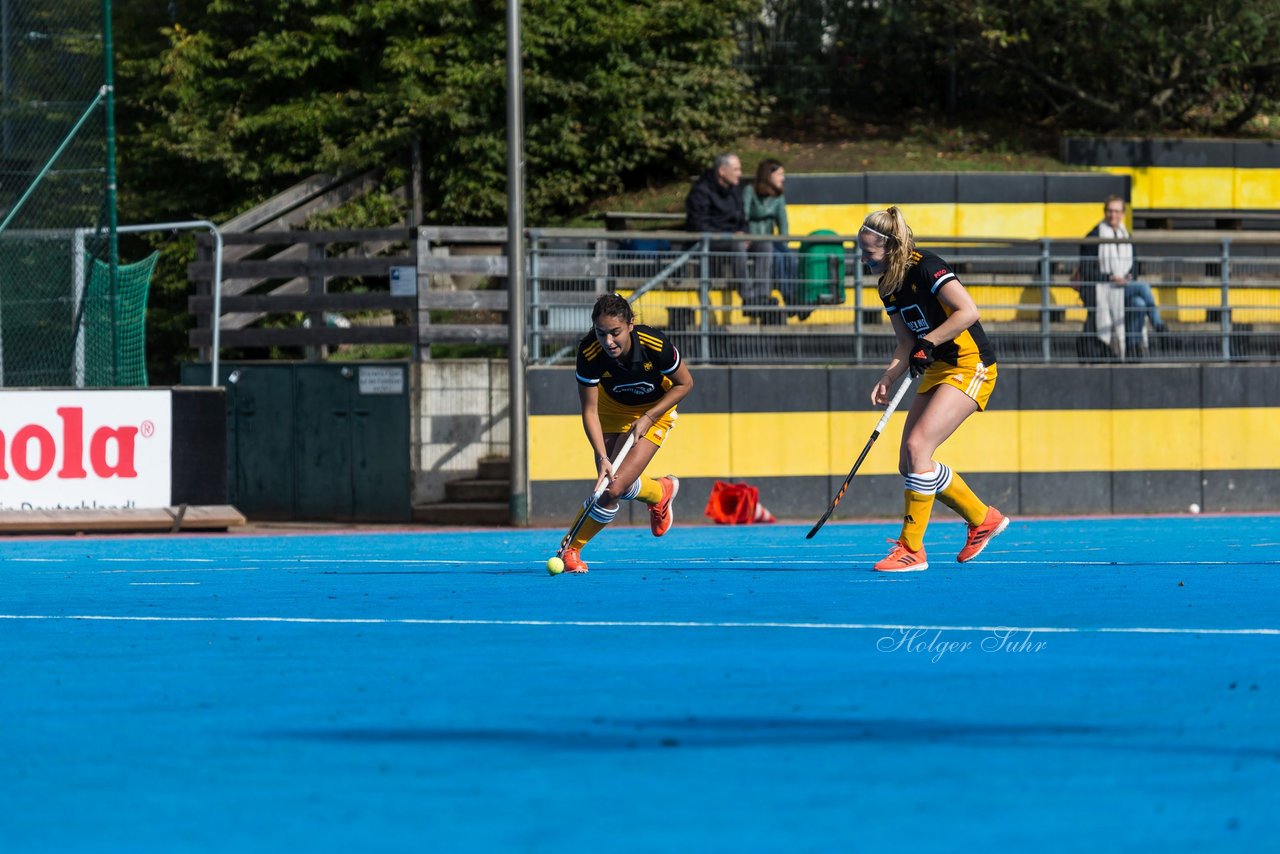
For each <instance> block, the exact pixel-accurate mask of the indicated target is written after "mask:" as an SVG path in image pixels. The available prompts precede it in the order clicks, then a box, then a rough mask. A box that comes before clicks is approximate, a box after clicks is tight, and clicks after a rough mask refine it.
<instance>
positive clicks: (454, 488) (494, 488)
mask: <svg viewBox="0 0 1280 854" xmlns="http://www.w3.org/2000/svg"><path fill="white" fill-rule="evenodd" d="M444 493H445V499H444V501H439V502H435V503H432V504H419V505H416V506H415V507H414V508H413V521H414V522H416V523H418V524H422V525H471V526H475V525H507V524H509V523H510V521H511V508H510V498H511V461H510V460H509V459H506V458H496V459H488V460H481V461H480V468H479V470H478V471H477V472H476V476H475V477H471V478H462V479H460V480H451V481H449V482H448V483H446V484H445V487H444Z"/></svg>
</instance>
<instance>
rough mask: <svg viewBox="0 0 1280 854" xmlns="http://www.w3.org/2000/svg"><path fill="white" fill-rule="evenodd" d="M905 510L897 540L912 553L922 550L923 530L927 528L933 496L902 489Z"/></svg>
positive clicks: (931, 510)
mask: <svg viewBox="0 0 1280 854" xmlns="http://www.w3.org/2000/svg"><path fill="white" fill-rule="evenodd" d="M902 496H903V498H904V499H906V501H905V504H906V508H905V510H904V511H903V513H902V536H901V537H899V538H898V539H899V540H900V541H901V542H902V544H903V545H904V546H906V547H907V548H909V549H911V551H913V552H918V551H920V549H922V548H924V529H925V528H927V527H929V514H930V513H932V512H933V495H932V494H931V493H923V492H916V491H915V490H914V489H904V490H903V491H902Z"/></svg>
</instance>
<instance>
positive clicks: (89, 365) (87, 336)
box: [77, 252, 160, 387]
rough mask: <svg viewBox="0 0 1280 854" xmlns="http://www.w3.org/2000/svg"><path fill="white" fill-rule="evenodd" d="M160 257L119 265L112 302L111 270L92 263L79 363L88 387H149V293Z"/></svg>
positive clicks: (94, 261) (154, 254)
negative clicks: (147, 349) (147, 345)
mask: <svg viewBox="0 0 1280 854" xmlns="http://www.w3.org/2000/svg"><path fill="white" fill-rule="evenodd" d="M159 257H160V253H159V252H153V253H151V254H150V255H149V256H147V257H146V258H145V259H143V260H141V261H139V262H137V263H136V264H121V265H120V266H119V267H118V268H117V270H116V289H115V290H116V293H115V299H114V300H113V299H112V297H111V267H110V265H108V264H105V263H103V262H102V261H100V260H98V259H96V258H95V259H93V261H92V267H91V269H92V272H91V273H90V275H89V286H88V288H87V289H86V290H85V299H84V309H83V312H82V314H83V320H82V322H81V326H82V328H83V330H84V333H83V336H82V338H83V341H84V346H83V348H82V349H83V358H82V359H81V360H80V362H79V363H78V364H83V377H84V385H85V386H86V387H101V386H145V385H146V384H147V351H146V341H147V336H146V329H147V325H146V319H147V293H148V292H149V291H150V289H151V273H152V271H153V270H155V266H156V260H157V259H159ZM78 349H79V348H78ZM79 373H80V371H79V370H77V374H79Z"/></svg>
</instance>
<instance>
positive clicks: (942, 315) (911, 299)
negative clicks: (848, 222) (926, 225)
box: [881, 249, 996, 365]
mask: <svg viewBox="0 0 1280 854" xmlns="http://www.w3.org/2000/svg"><path fill="white" fill-rule="evenodd" d="M953 280H954V281H957V282H958V281H960V280H959V279H958V278H956V274H955V271H954V270H952V269H951V268H950V267H949V266H947V262H946V261H943V260H942V259H941V258H939V257H938V256H937V255H934V254H933V253H932V252H928V251H926V250H924V249H916V250H915V251H913V252H912V253H911V258H910V259H908V261H907V271H906V273H905V274H904V275H903V277H902V287H900V288H898V290H897V291H895V292H894V293H892V294H890V295H889V296H887V297H881V299H882V300H883V301H884V310H885V311H886V312H888V314H889V316H890V317H892V316H893V315H894V314H897V315H898V316H899V317H901V318H902V322H903V323H905V324H906V325H907V328H908V329H910V330H911V331H912V332H914V333H915V335H916V337H919V336H921V335H925V334H927V333H928V332H929V331H930V330H933V329H937V328H938V327H939V326H941V325H942V324H943V323H944V322H945V321H946V319H947V318H948V317H949V316H950V315H951V309H949V308H947V306H946V305H944V304H943V302H942V300H940V299H938V289H939V288H941V287H942V286H943V285H945V284H946V283H947V282H950V281H953ZM975 355H976V356H977V358H978V359H979V360H980V361H981V362H982V363H983V364H985V365H994V364H995V363H996V354H995V351H994V350H992V349H991V344H990V343H989V342H988V341H987V333H986V332H984V331H983V329H982V324H981V323H979V322H978V321H976V320H975V321H974V322H973V325H972V326H970V327H969V328H968V329H966V330H965V331H963V332H961V333H960V334H959V335H957V336H956V337H955V338H953V339H951V340H950V341H947V342H944V343H942V344H939V345H937V346H936V347H934V349H933V357H934V358H935V359H937V360H938V361H940V362H946V363H947V364H950V365H959V364H960V362H959V360H960V358H961V357H966V356H967V357H972V356H975Z"/></svg>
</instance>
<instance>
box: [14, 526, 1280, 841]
mask: <svg viewBox="0 0 1280 854" xmlns="http://www.w3.org/2000/svg"><path fill="white" fill-rule="evenodd" d="M807 530H808V526H807V525H804V526H790V525H773V526H757V527H742V528H716V527H697V526H677V527H676V528H675V529H674V530H673V531H672V532H671V533H670V534H669V535H668V536H667V537H665V538H664V539H663V540H661V541H655V540H653V539H652V538H651V537H650V536H649V535H648V532H647V530H644V529H642V528H619V529H617V530H608V531H606V532H604V533H603V534H602V535H601V536H600V537H599V538H598V540H597V541H596V542H593V543H592V544H591V546H590V547H589V548H588V549H587V550H586V552H585V553H584V556H585V557H586V558H587V560H588V561H589V562H590V564H591V567H592V570H591V572H590V573H589V574H588V575H585V576H578V577H573V576H560V577H557V578H551V577H549V576H548V575H547V574H546V571H545V569H544V564H545V561H546V558H547V557H548V556H549V555H550V554H551V553H552V551H553V550H554V548H555V546H556V544H557V543H558V541H559V537H560V535H561V532H559V531H550V530H518V531H507V530H503V531H485V532H474V531H473V532H398V533H352V534H341V535H339V534H324V535H281V536H257V535H254V536H249V535H243V536H242V535H221V536H186V535H183V536H166V537H154V538H147V537H119V538H110V537H98V538H93V537H84V538H75V539H31V540H12V541H6V542H5V543H3V545H0V650H3V663H2V664H0V751H2V752H0V755H2V756H3V757H4V764H3V770H0V849H3V850H5V851H52V850H59V851H65V850H95V851H101V850H124V849H127V850H130V851H139V850H155V851H161V850H163V851H172V850H237V851H248V850H262V851H267V850H271V851H279V850H300V849H305V850H334V851H338V850H343V851H349V850H362V851H363V850H401V851H403V850H491V849H497V848H502V849H514V850H548V851H549V850H631V851H653V850H671V849H677V850H721V851H729V850H734V851H741V850H778V849H784V848H785V849H787V850H791V851H794V850H799V851H818V850H833V849H845V850H855V849H856V850H886V849H893V850H936V851H954V850H965V849H975V848H979V847H985V848H990V847H991V846H997V845H998V846H1008V847H1013V846H1023V847H1030V846H1034V848H1035V849H1036V850H1063V851H1078V850H1080V849H1081V848H1084V847H1095V848H1102V849H1105V850H1125V849H1128V850H1152V849H1156V850H1220V849H1223V848H1228V847H1230V848H1239V849H1246V850H1247V849H1254V850H1261V849H1264V848H1269V847H1272V846H1274V845H1275V844H1276V841H1277V840H1278V839H1280V815H1277V811H1276V810H1275V808H1274V803H1275V795H1274V793H1275V790H1276V788H1277V784H1278V783H1280V678H1278V677H1280V607H1278V606H1277V604H1276V603H1277V602H1280V517H1277V516H1238V517H1226V516H1200V517H1183V518H1173V517H1169V518H1132V519H1121V518H1116V519H1079V520H1015V523H1014V525H1013V526H1011V527H1010V529H1009V530H1008V532H1006V533H1005V534H1004V535H1002V536H1001V537H1000V538H999V539H997V540H995V541H994V542H993V543H992V545H991V546H990V547H989V548H988V549H987V551H986V552H985V553H984V554H983V555H982V556H981V557H980V558H978V560H977V561H975V562H974V563H971V564H968V565H965V566H963V567H961V566H959V565H957V564H955V563H954V562H953V557H954V554H955V552H956V551H958V549H959V547H960V544H961V537H962V532H963V526H962V525H960V524H959V523H955V522H950V524H948V523H947V521H938V522H936V523H935V524H934V525H933V526H932V527H931V529H930V532H929V537H928V539H927V543H926V544H927V547H928V549H929V555H930V560H931V565H932V568H931V569H930V570H929V571H927V572H923V573H913V574H906V575H881V574H878V573H873V572H870V571H868V570H867V567H869V566H870V564H872V563H874V562H875V561H876V560H877V559H879V558H880V557H882V556H883V554H884V553H885V552H886V551H887V547H883V548H882V545H884V544H883V538H884V536H888V535H893V534H896V526H892V525H888V524H881V525H871V524H833V525H829V526H828V527H826V528H824V529H823V531H822V532H821V533H820V534H819V535H818V536H817V538H815V539H814V540H812V541H806V540H804V533H805V532H806V531H807Z"/></svg>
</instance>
